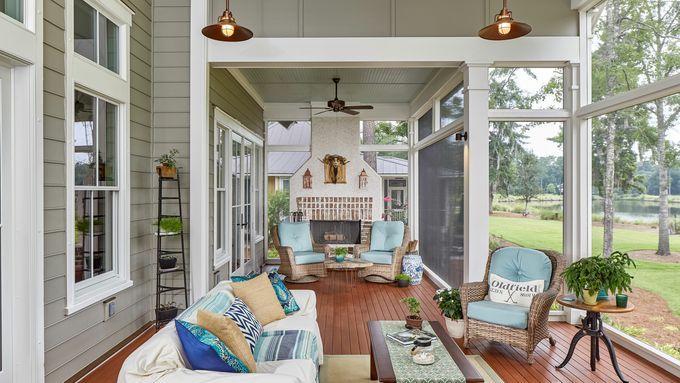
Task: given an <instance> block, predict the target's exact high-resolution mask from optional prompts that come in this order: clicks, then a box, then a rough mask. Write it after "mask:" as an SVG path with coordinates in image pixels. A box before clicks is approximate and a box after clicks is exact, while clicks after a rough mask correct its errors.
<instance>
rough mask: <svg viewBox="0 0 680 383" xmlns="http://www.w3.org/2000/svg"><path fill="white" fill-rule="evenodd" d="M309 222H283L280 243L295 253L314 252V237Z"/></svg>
mask: <svg viewBox="0 0 680 383" xmlns="http://www.w3.org/2000/svg"><path fill="white" fill-rule="evenodd" d="M310 233H311V232H310V229H309V222H281V223H280V224H279V242H281V246H287V247H290V248H291V249H293V252H298V251H312V250H313V248H312V236H311V234H310Z"/></svg>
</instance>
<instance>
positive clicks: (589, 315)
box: [557, 294, 635, 383]
mask: <svg viewBox="0 0 680 383" xmlns="http://www.w3.org/2000/svg"><path fill="white" fill-rule="evenodd" d="M557 303H559V304H561V305H562V306H565V307H571V308H573V309H579V310H585V311H586V317H585V318H583V320H582V323H583V327H582V328H581V329H579V331H578V332H577V333H576V335H574V338H573V339H572V340H571V345H569V352H568V353H567V357H566V358H565V359H564V362H562V363H561V364H560V365H559V366H557V368H562V367H564V366H566V365H567V363H569V360H570V359H571V357H572V356H573V355H574V349H575V348H576V344H577V343H578V341H579V340H581V338H583V337H584V336H589V337H590V369H591V370H592V371H595V368H596V366H597V362H598V361H599V360H600V339H602V341H603V342H604V344H605V346H607V350H609V357H610V358H611V360H612V366H614V371H616V375H618V377H619V379H621V381H622V382H624V383H627V382H628V381H627V380H626V378H625V377H624V376H623V374H622V373H621V369H619V363H618V362H617V360H616V352H615V351H614V345H613V344H612V341H611V340H609V337H608V336H607V334H605V333H604V327H603V326H602V318H601V317H600V314H601V313H607V314H622V313H628V312H631V311H633V310H635V306H634V305H633V304H632V303H630V302H628V306H627V307H617V306H616V302H611V301H610V300H600V301H597V304H595V305H587V304H585V303H583V302H582V301H580V300H578V299H576V297H575V296H574V295H573V294H572V295H560V296H559V297H557Z"/></svg>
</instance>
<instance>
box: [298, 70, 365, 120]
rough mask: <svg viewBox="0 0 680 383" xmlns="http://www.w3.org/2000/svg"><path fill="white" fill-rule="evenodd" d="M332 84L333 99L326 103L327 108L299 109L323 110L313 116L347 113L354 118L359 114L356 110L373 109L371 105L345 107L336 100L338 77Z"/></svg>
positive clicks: (342, 102)
mask: <svg viewBox="0 0 680 383" xmlns="http://www.w3.org/2000/svg"><path fill="white" fill-rule="evenodd" d="M333 82H334V83H335V98H334V99H332V100H329V101H328V104H327V105H328V107H323V106H311V107H303V108H300V109H324V110H323V111H321V112H319V113H315V114H314V115H315V116H316V115H318V114H321V113H326V112H335V113H337V112H342V113H347V114H350V115H352V116H356V115H357V114H359V112H357V110H358V109H373V106H372V105H345V101H344V100H340V99H338V83H339V82H340V78H339V77H334V78H333Z"/></svg>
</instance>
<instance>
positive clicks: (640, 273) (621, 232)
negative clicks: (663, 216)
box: [489, 216, 680, 316]
mask: <svg viewBox="0 0 680 383" xmlns="http://www.w3.org/2000/svg"><path fill="white" fill-rule="evenodd" d="M489 218H490V219H489V230H490V232H491V234H493V235H495V236H497V237H503V239H505V240H507V241H510V242H512V243H515V244H517V245H520V246H524V247H530V248H534V249H546V250H556V251H560V252H561V251H562V222H560V221H544V220H538V219H531V218H512V217H497V216H496V217H489ZM601 238H602V227H593V254H600V253H601V252H602V244H601V241H602V240H601ZM657 242H658V237H657V235H656V233H653V232H641V231H637V230H627V229H615V230H614V249H615V250H619V251H623V252H628V251H634V250H655V249H656V246H657ZM671 250H672V251H678V252H680V238H678V237H677V236H672V237H671ZM636 264H637V269H631V274H632V275H634V276H635V279H633V286H634V287H640V288H643V289H645V290H648V291H651V292H653V293H656V294H658V295H660V296H661V297H662V298H663V299H664V300H665V301H666V302H668V305H669V306H670V308H671V310H673V313H675V315H677V316H680V264H671V263H660V262H652V261H636Z"/></svg>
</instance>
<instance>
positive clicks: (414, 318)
mask: <svg viewBox="0 0 680 383" xmlns="http://www.w3.org/2000/svg"><path fill="white" fill-rule="evenodd" d="M400 302H401V303H403V304H405V305H406V308H408V312H409V315H408V316H407V317H406V327H409V328H417V329H421V328H422V327H423V318H421V317H420V301H419V300H418V299H417V298H414V297H406V298H402V299H401V300H400Z"/></svg>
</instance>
